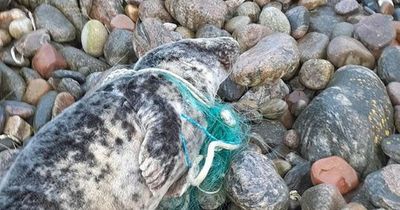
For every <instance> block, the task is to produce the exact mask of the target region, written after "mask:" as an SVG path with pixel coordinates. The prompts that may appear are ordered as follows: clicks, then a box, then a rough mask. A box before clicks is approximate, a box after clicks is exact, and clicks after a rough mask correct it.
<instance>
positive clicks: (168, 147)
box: [139, 115, 180, 194]
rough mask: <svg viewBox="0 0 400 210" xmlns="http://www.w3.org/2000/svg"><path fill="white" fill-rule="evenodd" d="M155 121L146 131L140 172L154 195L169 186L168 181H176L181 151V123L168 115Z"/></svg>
mask: <svg viewBox="0 0 400 210" xmlns="http://www.w3.org/2000/svg"><path fill="white" fill-rule="evenodd" d="M154 120H155V121H154V122H153V123H152V125H150V127H151V128H149V129H147V131H146V134H145V138H144V141H143V142H142V145H141V148H140V152H139V166H140V170H141V172H142V176H143V178H144V179H145V182H146V184H147V186H148V188H149V189H150V191H151V192H152V193H153V194H154V193H155V191H156V190H158V189H160V188H162V187H163V186H164V185H166V184H169V183H168V180H175V179H174V176H175V175H176V174H173V172H174V170H175V169H176V163H177V160H178V158H179V151H180V140H179V132H180V121H179V120H177V119H173V117H172V118H171V117H168V116H166V115H164V116H163V117H155V119H154ZM170 178H171V179H170ZM170 184H172V183H170ZM168 187H169V186H168Z"/></svg>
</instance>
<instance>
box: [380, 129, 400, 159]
mask: <svg viewBox="0 0 400 210" xmlns="http://www.w3.org/2000/svg"><path fill="white" fill-rule="evenodd" d="M381 146H382V150H383V152H384V153H385V154H386V155H387V156H389V157H390V158H391V159H393V160H394V161H396V162H400V135H399V134H395V135H391V136H389V137H386V138H384V139H383V140H382V143H381Z"/></svg>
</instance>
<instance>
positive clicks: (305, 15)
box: [285, 6, 310, 39]
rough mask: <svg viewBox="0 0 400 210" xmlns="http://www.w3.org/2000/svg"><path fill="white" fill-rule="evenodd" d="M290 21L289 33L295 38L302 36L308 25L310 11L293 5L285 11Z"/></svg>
mask: <svg viewBox="0 0 400 210" xmlns="http://www.w3.org/2000/svg"><path fill="white" fill-rule="evenodd" d="M285 15H286V17H287V18H288V20H289V22H290V27H291V33H290V35H292V36H293V37H294V38H295V39H300V38H302V37H303V36H304V35H305V34H306V33H307V31H308V28H309V26H310V13H309V12H308V10H307V8H305V7H303V6H297V7H293V8H292V9H290V10H288V11H287V12H286V13H285Z"/></svg>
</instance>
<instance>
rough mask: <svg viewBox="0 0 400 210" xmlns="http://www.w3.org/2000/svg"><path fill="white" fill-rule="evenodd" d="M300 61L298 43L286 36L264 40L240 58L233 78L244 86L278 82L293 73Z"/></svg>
mask: <svg viewBox="0 0 400 210" xmlns="http://www.w3.org/2000/svg"><path fill="white" fill-rule="evenodd" d="M299 61H300V55H299V50H298V48H297V43H296V40H295V39H293V38H292V37H291V36H289V35H287V34H284V33H274V34H271V35H269V36H266V37H264V38H263V39H261V41H259V42H258V44H257V45H256V46H254V47H253V48H251V49H249V50H248V51H246V52H244V53H243V54H241V55H240V56H239V58H238V59H237V61H236V62H235V64H234V65H233V70H232V71H233V72H232V79H233V80H234V81H235V82H236V83H238V84H240V85H243V86H257V85H260V84H263V83H268V84H271V83H272V84H273V83H276V82H277V81H278V80H279V79H280V78H281V77H282V76H284V75H286V74H293V73H294V72H295V71H296V69H297V67H298V65H299Z"/></svg>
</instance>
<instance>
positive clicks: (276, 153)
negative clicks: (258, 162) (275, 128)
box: [266, 144, 292, 159]
mask: <svg viewBox="0 0 400 210" xmlns="http://www.w3.org/2000/svg"><path fill="white" fill-rule="evenodd" d="M291 152H292V151H290V149H289V147H287V146H286V145H284V144H280V145H278V146H276V147H274V148H273V149H272V150H271V152H270V153H268V154H267V155H266V156H267V157H268V158H269V159H276V158H281V159H284V158H285V156H286V155H288V154H289V153H291Z"/></svg>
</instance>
